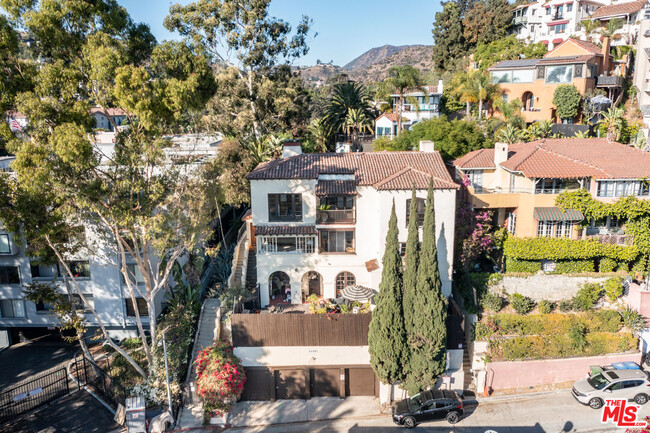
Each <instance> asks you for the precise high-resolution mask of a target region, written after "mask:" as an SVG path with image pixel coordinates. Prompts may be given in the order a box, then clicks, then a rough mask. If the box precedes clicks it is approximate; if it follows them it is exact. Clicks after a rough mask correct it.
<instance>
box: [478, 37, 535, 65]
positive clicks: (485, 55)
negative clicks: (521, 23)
mask: <svg viewBox="0 0 650 433" xmlns="http://www.w3.org/2000/svg"><path fill="white" fill-rule="evenodd" d="M547 51H548V48H547V46H546V45H544V44H542V43H537V44H527V43H524V42H522V41H520V40H519V39H517V36H516V35H510V36H508V37H502V38H499V39H496V40H493V41H491V42H489V43H485V42H479V43H478V44H477V45H476V51H474V61H475V62H477V63H478V64H479V69H480V70H481V71H486V70H487V69H488V68H489V67H490V66H492V65H494V64H496V63H498V62H501V61H503V60H515V59H519V58H521V56H522V55H523V56H524V57H525V58H527V59H541V58H542V56H544V54H546V53H547Z"/></svg>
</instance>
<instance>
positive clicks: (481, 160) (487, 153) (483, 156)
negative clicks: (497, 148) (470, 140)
mask: <svg viewBox="0 0 650 433" xmlns="http://www.w3.org/2000/svg"><path fill="white" fill-rule="evenodd" d="M454 165H455V166H457V167H461V168H496V166H495V165H494V149H479V150H475V151H473V152H470V153H468V154H466V155H464V156H462V157H460V158H458V159H457V160H455V161H454Z"/></svg>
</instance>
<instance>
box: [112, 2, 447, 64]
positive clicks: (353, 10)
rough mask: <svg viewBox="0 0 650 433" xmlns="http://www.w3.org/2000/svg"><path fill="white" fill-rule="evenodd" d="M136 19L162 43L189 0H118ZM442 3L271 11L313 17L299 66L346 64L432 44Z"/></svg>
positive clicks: (299, 6) (285, 5) (300, 5)
mask: <svg viewBox="0 0 650 433" xmlns="http://www.w3.org/2000/svg"><path fill="white" fill-rule="evenodd" d="M118 2H119V3H120V4H121V5H123V6H124V7H126V9H127V10H128V12H129V13H130V14H131V16H132V17H133V19H134V20H135V21H138V22H145V23H147V24H149V26H150V27H151V31H152V32H153V34H154V35H155V36H156V38H158V40H159V41H161V40H163V39H171V38H174V37H178V36H177V35H176V36H175V35H173V34H170V33H169V32H168V31H167V30H166V29H165V28H164V27H163V25H162V22H163V20H164V19H165V16H166V15H167V12H168V11H169V6H170V5H171V4H172V3H177V2H180V3H189V1H188V0H180V1H174V2H170V1H169V0H118ZM440 9H441V6H440V2H439V1H430V0H397V1H396V0H373V1H369V0H273V1H272V3H271V14H272V15H274V16H276V17H278V18H282V19H284V20H285V21H289V22H290V23H292V24H293V25H294V27H295V24H296V23H297V22H298V21H299V20H300V17H301V16H302V15H308V16H309V17H310V18H312V19H313V20H314V25H313V27H312V29H313V31H314V32H317V33H318V36H316V38H312V39H311V40H310V41H309V47H310V50H309V54H308V55H307V56H305V57H303V58H301V59H299V60H298V61H297V62H295V63H296V64H298V65H313V64H315V63H316V60H317V59H320V60H321V61H323V62H329V61H330V60H334V64H336V65H339V66H343V65H344V64H346V63H348V62H349V61H351V60H352V59H354V58H355V57H357V56H359V55H360V54H362V53H364V52H365V51H367V50H369V49H370V48H373V47H379V46H382V45H385V44H390V45H411V44H426V45H431V44H432V43H433V41H432V38H431V27H432V23H433V20H434V16H435V13H436V12H437V11H439V10H440Z"/></svg>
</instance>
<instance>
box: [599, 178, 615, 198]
mask: <svg viewBox="0 0 650 433" xmlns="http://www.w3.org/2000/svg"><path fill="white" fill-rule="evenodd" d="M596 195H597V196H598V197H613V196H614V182H612V181H603V180H601V181H598V190H597V192H596Z"/></svg>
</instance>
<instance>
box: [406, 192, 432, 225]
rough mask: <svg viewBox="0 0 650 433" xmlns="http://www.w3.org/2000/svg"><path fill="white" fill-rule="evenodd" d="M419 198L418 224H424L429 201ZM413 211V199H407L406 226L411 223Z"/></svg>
mask: <svg viewBox="0 0 650 433" xmlns="http://www.w3.org/2000/svg"><path fill="white" fill-rule="evenodd" d="M416 200H417V205H416V207H417V213H418V225H419V226H421V225H422V224H424V211H425V210H426V205H427V201H426V200H425V199H423V198H418V199H416ZM410 213H411V199H410V198H409V199H407V200H406V226H407V227H408V225H409V214H410Z"/></svg>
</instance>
